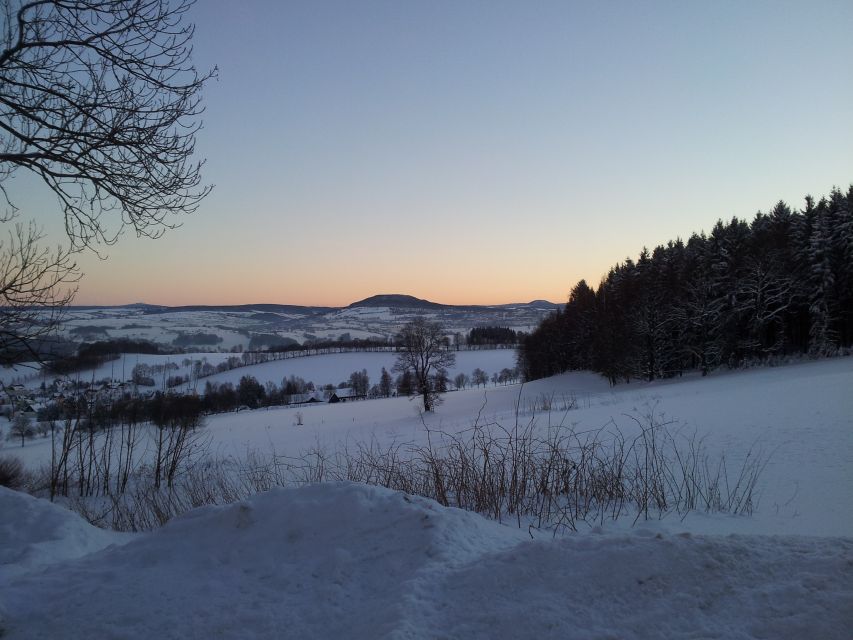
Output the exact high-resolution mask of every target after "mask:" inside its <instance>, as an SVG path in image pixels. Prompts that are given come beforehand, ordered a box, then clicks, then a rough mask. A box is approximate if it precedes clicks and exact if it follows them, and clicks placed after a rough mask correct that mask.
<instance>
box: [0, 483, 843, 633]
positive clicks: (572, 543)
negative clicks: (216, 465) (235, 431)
mask: <svg viewBox="0 0 853 640" xmlns="http://www.w3.org/2000/svg"><path fill="white" fill-rule="evenodd" d="M10 501H11V502H12V503H14V501H15V498H14V497H10V494H9V492H3V493H0V512H2V513H3V514H4V515H5V514H6V513H7V510H6V509H7V505H8V504H10ZM43 507H44V509H48V507H50V505H46V504H45V505H43ZM672 527H676V525H672ZM672 527H671V530H667V529H658V531H657V533H655V532H654V531H652V530H649V529H637V530H634V531H632V532H630V533H627V534H625V533H605V534H602V533H596V532H587V533H584V534H579V535H575V536H572V537H569V538H558V539H550V538H549V537H545V538H544V539H536V540H534V539H531V537H530V536H529V535H528V533H527V532H526V531H521V530H519V529H516V528H512V527H507V526H501V525H499V524H496V523H494V522H491V521H487V520H484V519H483V518H480V517H479V516H476V515H474V514H470V513H466V512H462V511H459V510H456V509H450V508H442V507H440V506H438V505H437V504H436V503H434V502H431V501H428V500H424V499H420V498H414V497H411V496H406V495H404V494H401V493H395V492H391V491H388V490H384V489H380V488H375V487H365V486H358V485H351V484H336V485H315V486H307V487H303V488H299V489H279V490H274V491H271V492H268V493H266V494H262V495H258V496H255V497H254V498H252V499H250V500H248V501H246V502H244V503H240V504H233V505H230V506H226V507H207V508H202V509H199V510H196V511H194V512H191V513H189V514H187V515H186V516H184V517H181V518H178V519H176V520H173V521H172V522H170V523H169V524H168V525H167V526H166V527H164V528H163V529H161V530H158V531H155V532H153V533H150V534H145V535H140V536H137V537H135V538H134V539H133V540H131V541H130V542H128V543H127V544H125V545H124V546H118V547H112V548H108V549H105V550H103V551H99V552H95V553H93V554H91V555H89V556H87V557H83V558H80V559H77V560H67V561H64V562H59V563H57V564H56V565H54V566H53V567H51V568H50V569H49V570H47V571H44V572H33V573H29V574H27V575H23V576H19V577H17V578H11V579H9V578H6V579H3V580H0V603H2V604H0V607H2V614H0V615H2V616H3V621H2V622H0V625H2V630H3V632H4V633H5V635H4V636H3V637H4V638H10V639H24V638H60V637H61V638H104V637H111V638H353V639H362V638H364V639H368V638H370V639H373V638H424V639H426V638H522V637H528V638H532V637H535V638H661V637H668V638H675V637H693V638H729V639H737V638H744V639H746V638H791V639H794V638H797V639H799V638H803V637H811V638H821V639H823V640H833V639H839V640H841V639H842V638H849V637H850V635H849V633H850V629H851V628H853V570H851V569H853V541H851V540H850V539H833V538H805V537H764V536H749V537H743V536H728V537H720V536H691V535H679V534H678V533H677V529H675V528H672ZM23 533H24V534H26V533H32V531H31V529H30V528H29V527H28V528H26V529H25V530H24V532H23ZM19 543H20V540H18V541H13V542H12V543H11V544H12V547H15V545H17V544H19Z"/></svg>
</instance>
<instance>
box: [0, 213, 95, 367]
mask: <svg viewBox="0 0 853 640" xmlns="http://www.w3.org/2000/svg"><path fill="white" fill-rule="evenodd" d="M41 238H42V234H41V232H40V231H39V230H38V228H37V227H36V226H35V224H33V223H31V224H30V225H28V226H26V227H25V226H24V225H22V224H16V225H14V228H13V229H11V230H10V231H9V234H8V237H7V238H0V366H8V365H11V364H14V363H16V362H20V361H22V360H38V359H39V356H40V354H41V353H43V351H44V349H43V345H42V341H43V340H46V339H48V338H49V337H50V336H51V335H52V334H53V333H54V331H55V329H56V327H57V325H58V324H59V323H60V322H61V320H62V310H63V309H64V308H65V306H66V305H67V304H68V303H69V302H70V301H71V299H72V298H73V297H74V293H75V291H76V289H75V288H74V283H75V282H76V281H77V279H78V277H79V272H78V271H77V267H76V264H75V263H74V261H73V259H72V255H71V253H70V251H69V250H67V249H62V248H61V247H57V249H56V250H55V251H53V252H52V251H50V250H48V249H44V248H39V246H38V242H39V240H40V239H41Z"/></svg>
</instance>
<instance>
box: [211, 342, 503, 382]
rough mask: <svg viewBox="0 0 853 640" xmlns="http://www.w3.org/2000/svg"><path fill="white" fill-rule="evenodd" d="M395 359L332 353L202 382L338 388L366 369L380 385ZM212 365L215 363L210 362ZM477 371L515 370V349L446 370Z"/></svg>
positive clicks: (465, 355)
mask: <svg viewBox="0 0 853 640" xmlns="http://www.w3.org/2000/svg"><path fill="white" fill-rule="evenodd" d="M396 361H397V356H396V354H394V353H390V352H387V353H383V352H357V353H333V354H327V355H319V356H309V357H305V358H289V359H287V360H276V361H274V362H265V363H263V364H257V365H252V366H251V367H248V368H246V367H241V368H238V369H232V370H231V371H225V372H223V373H217V374H215V375H212V376H209V377H207V378H204V379H203V380H202V383H204V382H208V381H209V382H211V383H214V382H217V383H222V382H231V383H233V384H237V383H238V382H239V381H240V378H241V377H243V376H245V375H252V376H254V377H255V378H257V380H258V382H260V383H261V384H265V383H267V382H274V383H275V384H277V385H281V381H282V379H284V378H286V377H288V376H291V375H295V376H299V377H300V378H302V379H304V380H306V381H308V382H313V383H314V384H315V385H317V386H320V385H324V384H327V383H331V384H334V385H337V384H338V383H339V382H345V381H346V380H348V379H349V376H350V374H351V373H352V372H353V371H361V370H362V369H367V375H368V376H369V377H370V383H371V384H376V383H378V382H379V376H380V375H381V373H382V368H383V367H385V369H387V370H388V371H389V372H391V373H392V375H396V374H395V373H393V371H392V369H393V368H394V363H395V362H396ZM211 362H212V363H213V364H215V362H213V361H211ZM477 367H479V368H480V369H482V370H483V371H485V372H487V373H488V374H490V375H491V374H493V373H497V372H499V371H500V370H501V369H504V368H508V369H512V368H513V367H515V349H488V350H483V351H459V352H457V353H456V364H455V365H454V366H452V367H450V368H449V369H448V375H449V377H450V379H451V380H453V377H454V376H455V375H456V374H457V373H465V374H468V376H470V375H471V372H472V371H473V370H474V369H476V368H477Z"/></svg>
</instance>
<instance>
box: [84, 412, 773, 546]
mask: <svg viewBox="0 0 853 640" xmlns="http://www.w3.org/2000/svg"><path fill="white" fill-rule="evenodd" d="M520 415H521V413H520V412H519V413H517V417H516V420H515V422H514V424H513V425H512V426H509V427H507V426H504V425H501V424H499V423H497V422H491V423H480V421H479V420H477V421H476V422H475V423H474V424H473V425H472V426H471V427H470V428H469V429H467V430H465V431H463V432H461V433H453V434H451V433H445V432H440V431H431V430H428V431H427V442H426V444H415V443H388V444H384V443H380V442H379V441H377V440H375V439H373V440H370V441H367V442H360V443H356V444H355V445H348V446H347V447H344V448H342V449H338V450H327V449H325V448H323V447H321V446H319V445H317V446H315V447H312V448H311V449H309V450H307V451H304V452H303V453H302V454H301V455H298V456H283V455H278V454H276V453H275V452H274V451H273V452H271V453H268V454H262V453H259V452H256V451H253V452H248V453H247V455H246V457H245V458H244V459H241V460H237V459H234V458H226V459H217V460H211V459H201V458H197V459H196V460H195V462H194V463H190V464H187V465H186V466H185V467H183V468H182V471H181V472H180V473H179V474H176V476H175V477H174V478H173V479H172V482H171V486H158V485H157V483H156V482H155V478H154V477H153V476H152V474H151V473H150V472H146V470H145V469H140V470H139V471H138V472H137V474H136V475H135V476H134V477H133V478H132V479H131V481H130V483H129V485H128V489H127V490H126V491H124V492H123V493H113V494H110V495H109V498H108V500H107V501H103V500H102V501H101V502H100V503H98V504H99V505H100V508H99V509H95V508H93V507H92V506H91V505H92V503H91V501H89V502H85V501H83V503H84V504H83V506H80V505H79V504H78V506H77V508H78V511H80V512H81V513H83V515H84V516H86V517H87V518H89V519H90V521H92V522H94V523H95V524H98V525H101V526H109V527H111V528H115V529H120V530H143V529H150V528H153V527H157V526H160V525H161V524H163V523H164V522H166V521H167V520H168V519H169V518H171V517H173V516H175V515H178V514H180V513H183V512H184V511H187V510H189V509H191V508H194V507H197V506H200V505H205V504H226V503H230V502H234V501H236V500H241V499H245V498H247V497H248V496H250V495H252V494H255V493H258V492H260V491H265V490H268V489H270V488H273V487H277V486H294V485H302V484H307V483H317V482H327V481H352V482H361V483H366V484H372V485H378V486H382V487H386V488H390V489H394V490H398V491H404V492H406V493H409V494H415V495H420V496H425V497H428V498H432V499H434V500H436V501H438V502H439V503H440V504H442V505H445V506H454V507H459V508H462V509H467V510H470V511H476V512H478V513H481V514H483V515H485V516H487V517H490V518H493V519H495V520H498V521H504V520H506V519H512V520H513V521H514V522H515V523H516V524H517V525H518V526H520V527H521V526H528V525H532V526H535V527H538V528H541V529H545V530H551V531H553V532H554V533H555V534H556V533H557V532H560V531H566V530H571V531H575V530H577V528H578V527H579V526H580V525H583V524H585V525H593V524H603V523H604V522H605V521H615V520H618V519H619V518H624V517H629V518H631V519H633V521H634V522H636V521H637V520H640V519H649V518H660V517H664V516H665V515H667V514H670V513H676V514H680V515H685V514H687V513H688V512H689V511H692V510H699V511H706V512H718V511H719V512H727V513H732V514H750V513H752V511H753V509H754V508H755V506H756V505H755V495H756V486H757V483H758V480H759V477H760V475H761V472H762V470H763V469H764V467H765V465H766V464H767V457H766V456H764V455H763V454H762V453H761V452H760V451H756V450H750V451H748V452H747V453H746V456H745V458H744V459H743V461H742V462H741V463H740V464H739V465H738V466H737V468H736V469H735V471H734V473H731V472H730V468H729V467H730V463H728V462H727V459H726V457H725V456H724V455H719V456H713V455H711V454H710V453H709V452H708V450H707V448H706V446H705V443H704V441H703V439H702V438H700V437H698V436H697V434H696V433H695V432H690V431H688V430H686V429H685V428H684V427H683V426H681V425H679V424H676V423H674V422H671V421H664V420H661V419H660V417H659V416H658V415H657V414H656V413H655V412H654V410H653V409H650V410H649V411H648V412H647V413H646V414H643V415H632V416H629V417H630V418H631V419H632V421H633V422H634V424H635V426H636V429H632V430H631V434H626V433H624V432H623V431H622V430H620V428H619V427H618V426H617V425H616V423H615V422H611V423H609V424H607V425H605V426H604V427H602V428H599V429H594V430H578V429H577V428H576V427H573V426H566V425H565V424H563V423H558V424H552V425H549V426H548V427H547V428H546V429H544V431H540V430H539V429H537V428H535V422H534V419H532V418H531V419H530V420H529V421H527V422H522V421H521V420H520V417H519V416H520Z"/></svg>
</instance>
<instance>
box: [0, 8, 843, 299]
mask: <svg viewBox="0 0 853 640" xmlns="http://www.w3.org/2000/svg"><path fill="white" fill-rule="evenodd" d="M189 17H190V19H191V20H192V21H194V22H195V23H196V28H197V31H196V36H195V55H194V61H195V63H196V66H197V67H198V68H199V69H208V68H211V67H213V66H214V65H216V66H217V67H218V69H219V74H218V79H217V80H215V81H213V82H211V83H210V84H209V85H208V86H207V87H206V89H205V91H204V101H205V104H206V112H205V114H204V129H203V130H202V132H201V133H200V134H199V137H198V144H197V152H198V154H199V158H202V157H203V158H205V159H206V164H205V166H204V171H203V176H204V180H205V182H206V183H210V184H213V185H215V188H214V190H213V192H212V194H211V195H210V196H209V197H208V198H207V199H206V200H204V202H203V203H202V205H201V207H200V208H199V210H198V211H197V212H196V213H194V214H192V215H190V216H184V217H183V218H182V219H181V220H182V223H183V224H182V226H181V227H180V228H178V229H175V230H172V231H169V232H168V233H166V235H165V236H164V237H162V238H160V239H157V240H151V239H144V238H143V239H137V238H136V237H135V236H134V235H133V234H131V233H128V234H125V235H124V236H123V237H122V238H121V239H120V240H119V242H118V244H116V245H114V246H112V247H108V248H103V249H102V250H101V254H102V256H101V257H98V256H96V255H94V254H92V253H86V254H82V255H80V256H79V259H78V263H79V264H80V266H81V268H82V270H83V271H84V272H85V275H84V277H83V279H82V281H81V282H80V284H79V291H78V294H77V298H76V300H75V303H76V304H107V305H109V304H125V303H132V302H148V303H151V304H168V305H180V304H247V303H261V302H265V303H282V304H305V305H330V306H337V305H346V304H349V303H350V302H353V301H355V300H358V299H361V298H364V297H367V296H370V295H373V294H378V293H404V294H410V295H415V296H417V297H420V298H427V299H430V300H434V301H437V302H442V303H448V304H501V303H510V302H524V301H529V300H534V299H548V300H551V301H553V302H565V300H566V298H567V295H568V292H569V291H570V289H571V288H572V286H573V285H574V284H575V283H576V282H577V281H578V280H580V279H581V278H584V279H586V280H587V281H588V282H590V283H591V284H593V285H595V284H597V283H598V282H599V280H600V279H601V277H602V276H603V275H605V274H606V272H607V270H608V269H609V268H610V267H611V266H612V265H614V264H615V263H617V262H619V261H622V260H624V259H625V258H626V257H629V256H630V257H636V255H637V254H638V253H639V252H640V251H641V249H642V248H643V247H644V246H648V247H650V248H651V247H653V246H655V245H657V244H664V243H666V242H667V241H668V240H670V239H675V238H677V237H681V238H687V237H689V235H690V234H691V233H693V232H698V231H702V230H710V228H711V227H712V226H713V224H714V223H715V222H716V220H717V219H720V218H723V219H729V218H731V217H732V216H737V217H740V218H747V219H751V218H752V216H754V214H755V213H756V212H757V211H759V210H764V211H766V210H768V209H769V208H771V207H772V206H773V205H774V204H775V203H776V202H777V201H779V200H780V199H781V200H785V201H786V202H788V203H789V204H790V205H792V206H794V207H800V206H801V205H802V201H803V197H804V196H805V195H806V194H812V195H815V196H818V197H819V196H821V195H825V194H827V193H828V192H829V191H830V189H831V188H832V187H833V186H839V187H841V188H845V189H846V188H847V187H848V186H849V185H850V184H851V182H853V82H851V81H850V78H853V39H851V38H850V32H851V27H853V3H851V2H849V0H843V1H839V2H826V1H807V2H806V1H804V2H779V1H774V2H759V1H750V2H728V1H722V2H698V1H695V2H694V1H690V2H645V3H636V2H585V3H581V2H571V1H569V0H563V1H559V2H547V1H537V2H522V1H519V2H501V1H490V2H473V1H469V0H457V1H443V0H432V1H430V2H409V1H399V0H394V1H390V0H389V1H377V2H374V1H364V2H352V1H340V2H330V1H322V0H320V1H317V2H289V1H283V0H271V1H261V0H254V1H250V0H247V1H245V2H240V3H235V2H233V1H231V0H200V1H199V2H198V3H197V4H196V5H195V6H194V7H193V9H192V10H191V12H190V14H189ZM28 180H29V179H28V178H27V177H26V176H21V175H20V172H19V174H18V175H16V179H15V183H14V184H12V187H20V189H19V191H18V193H17V194H16V192H15V191H14V189H10V195H12V197H13V199H14V200H15V204H16V205H18V207H19V208H20V209H21V210H22V212H23V213H24V214H33V212H35V213H34V214H33V215H34V217H35V218H36V219H37V220H38V221H39V222H40V223H42V224H43V225H44V226H45V229H46V230H47V231H48V233H49V234H50V237H51V238H52V239H55V240H56V241H57V242H58V241H60V240H61V239H62V234H61V219H60V213H59V209H58V207H57V206H56V204H55V202H54V201H53V200H52V199H51V196H50V194H46V193H43V192H40V191H38V189H37V188H36V187H37V185H35V184H33V183H32V182H31V181H28ZM16 196H17V197H16ZM104 258H105V259H104Z"/></svg>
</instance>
